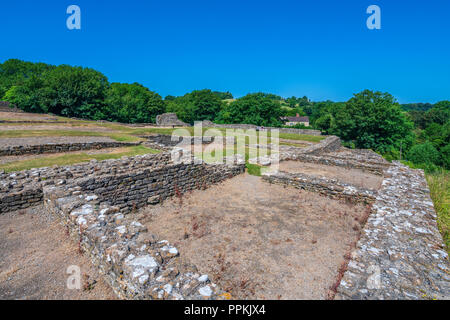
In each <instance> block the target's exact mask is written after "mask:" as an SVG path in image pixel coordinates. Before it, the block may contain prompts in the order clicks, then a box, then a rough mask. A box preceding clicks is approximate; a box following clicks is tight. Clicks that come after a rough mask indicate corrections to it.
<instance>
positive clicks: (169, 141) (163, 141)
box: [141, 134, 214, 147]
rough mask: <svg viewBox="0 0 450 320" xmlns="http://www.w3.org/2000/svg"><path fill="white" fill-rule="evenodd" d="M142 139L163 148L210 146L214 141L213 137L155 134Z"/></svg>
mask: <svg viewBox="0 0 450 320" xmlns="http://www.w3.org/2000/svg"><path fill="white" fill-rule="evenodd" d="M141 137H142V138H145V139H147V140H148V141H150V142H151V143H156V144H160V145H162V146H165V147H175V146H177V145H179V144H182V145H187V144H194V143H201V144H210V143H212V142H213V141H214V137H208V136H203V137H189V136H186V137H180V136H171V135H167V134H157V135H151V136H141Z"/></svg>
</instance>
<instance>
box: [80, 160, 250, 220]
mask: <svg viewBox="0 0 450 320" xmlns="http://www.w3.org/2000/svg"><path fill="white" fill-rule="evenodd" d="M244 170H245V165H243V164H242V165H236V166H226V165H207V164H204V163H202V164H194V163H190V164H184V163H180V164H169V165H167V166H165V167H161V168H150V169H143V170H138V171H134V172H127V173H124V174H114V175H101V176H99V175H96V176H92V177H88V178H86V179H82V180H78V181H77V182H76V186H77V187H79V188H77V189H79V190H80V192H90V193H95V194H96V195H98V196H99V198H100V200H102V201H107V202H108V203H109V204H111V205H115V206H118V207H119V208H120V210H121V211H122V212H130V211H132V210H133V209H137V208H141V207H144V206H146V205H147V204H156V203H158V202H162V201H163V200H164V199H166V198H167V197H171V196H173V195H176V194H178V195H181V194H183V193H185V192H187V191H189V190H193V189H201V188H202V189H203V188H207V187H208V186H210V185H212V184H215V183H218V182H220V181H222V180H225V179H227V178H230V177H233V176H235V175H237V174H240V173H243V172H244Z"/></svg>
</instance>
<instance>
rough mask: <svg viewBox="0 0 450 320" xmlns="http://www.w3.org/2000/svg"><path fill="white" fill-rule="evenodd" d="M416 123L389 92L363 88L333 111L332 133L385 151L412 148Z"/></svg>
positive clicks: (359, 145)
mask: <svg viewBox="0 0 450 320" xmlns="http://www.w3.org/2000/svg"><path fill="white" fill-rule="evenodd" d="M412 128H413V124H412V123H411V122H410V121H409V120H408V118H407V117H406V115H405V113H404V112H403V111H402V110H401V108H400V105H399V104H398V103H397V102H396V101H395V99H394V97H393V96H392V95H390V94H389V93H381V92H372V91H370V90H364V91H363V92H360V93H357V94H355V95H354V97H353V98H351V99H350V100H349V101H347V103H345V104H344V105H343V107H339V108H338V109H336V110H334V121H332V122H331V128H330V129H329V133H331V134H335V135H337V136H339V137H341V138H342V139H343V140H345V141H352V142H354V144H355V146H356V147H357V148H363V149H373V150H376V151H379V152H380V153H386V152H389V151H392V150H393V149H397V150H399V149H400V148H402V149H403V150H405V149H407V148H409V146H410V145H411V144H412V143H413V141H414V134H413V132H412Z"/></svg>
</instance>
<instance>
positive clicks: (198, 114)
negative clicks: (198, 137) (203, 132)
mask: <svg viewBox="0 0 450 320" xmlns="http://www.w3.org/2000/svg"><path fill="white" fill-rule="evenodd" d="M223 106H224V104H223V103H222V100H221V99H220V98H219V97H218V96H217V95H216V94H214V93H213V92H212V91H211V90H209V89H203V90H194V91H192V92H190V93H187V94H185V95H184V96H182V97H177V98H176V99H174V100H171V101H168V103H167V112H175V113H176V114H177V116H178V118H179V119H181V120H182V121H184V122H188V123H191V124H193V123H194V121H202V120H210V121H214V119H215V118H216V117H217V115H218V114H219V112H220V111H221V109H222V108H223Z"/></svg>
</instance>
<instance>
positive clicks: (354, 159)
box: [280, 137, 391, 175]
mask: <svg viewBox="0 0 450 320" xmlns="http://www.w3.org/2000/svg"><path fill="white" fill-rule="evenodd" d="M329 138H330V139H329ZM329 138H327V139H325V140H324V141H322V142H321V143H319V144H317V145H314V146H310V147H307V148H296V147H290V146H280V161H287V160H294V161H301V162H308V163H317V164H323V165H331V166H337V167H343V168H351V169H360V170H363V171H366V172H370V173H373V174H376V175H383V172H384V170H386V169H387V168H388V167H389V166H390V165H391V164H390V163H389V162H388V161H386V160H385V159H383V157H381V156H380V155H378V154H376V153H375V152H373V151H370V150H357V149H356V150H352V149H346V148H342V147H341V146H340V140H339V141H338V140H337V139H339V138H337V137H336V138H337V139H335V138H331V137H329Z"/></svg>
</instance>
